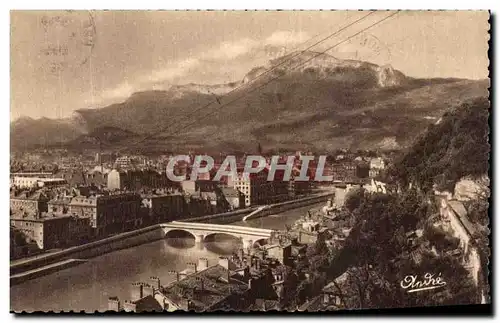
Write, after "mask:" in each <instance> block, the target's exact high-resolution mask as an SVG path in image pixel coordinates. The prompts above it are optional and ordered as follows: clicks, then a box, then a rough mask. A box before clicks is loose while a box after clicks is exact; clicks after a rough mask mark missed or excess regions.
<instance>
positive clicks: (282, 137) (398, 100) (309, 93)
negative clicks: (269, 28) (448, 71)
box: [11, 52, 489, 150]
mask: <svg viewBox="0 0 500 323" xmlns="http://www.w3.org/2000/svg"><path fill="white" fill-rule="evenodd" d="M308 60H309V61H308ZM305 61H308V62H307V63H305V64H304V62H305ZM280 64H281V65H280ZM300 64H302V65H301V66H300V68H297V66H299V65H300ZM277 65H278V66H277ZM269 66H274V68H272V70H269ZM294 67H296V68H295V69H293V68H294ZM287 68H288V69H292V70H291V71H290V70H288V69H287ZM263 73H264V74H263ZM488 86H489V82H488V81H487V80H486V81H474V80H466V79H453V78H449V79H415V78H411V77H408V76H406V75H404V74H403V73H402V72H400V71H398V70H396V69H394V68H392V66H390V65H384V66H379V65H376V64H373V63H369V62H362V61H356V60H340V59H337V58H335V57H333V56H330V55H327V54H322V53H316V52H306V53H299V54H297V52H295V53H290V54H288V55H285V56H283V57H280V58H276V59H274V60H271V61H270V62H269V64H268V65H267V66H258V67H255V68H253V69H251V70H250V71H249V72H248V73H247V74H246V75H245V76H244V77H243V79H242V80H240V81H237V82H231V83H227V84H215V85H205V84H194V83H189V84H184V85H174V86H171V87H170V88H168V89H166V90H161V91H159V90H150V91H141V92H136V93H134V94H132V95H131V96H130V97H129V98H127V99H126V100H125V101H123V102H120V103H115V104H111V105H108V106H106V107H103V108H99V109H81V110H78V111H76V112H75V115H77V116H78V120H79V121H78V124H80V125H81V124H84V125H85V127H83V128H82V127H81V129H80V131H76V130H73V132H71V131H69V130H71V129H65V128H64V127H63V128H64V129H63V130H64V131H66V132H68V134H67V135H65V138H69V139H66V140H65V141H63V142H66V143H69V146H70V147H71V140H74V139H76V138H77V137H78V136H80V135H84V134H85V133H88V132H92V131H93V130H94V129H99V128H103V127H115V128H120V129H122V130H127V131H130V133H131V134H133V135H131V137H130V138H129V139H132V137H134V136H135V137H137V139H138V140H139V139H140V137H141V136H144V135H152V134H154V136H152V138H151V139H148V140H147V141H146V142H144V143H142V144H141V147H135V146H134V142H135V140H132V141H131V142H128V143H126V144H125V143H123V144H124V145H125V146H121V147H119V148H122V149H130V150H148V149H149V150H163V149H179V148H181V147H184V148H189V149H204V148H206V149H209V148H210V149H216V150H217V149H219V150H222V149H225V148H224V147H238V148H239V149H247V148H248V147H254V146H255V142H257V141H258V142H262V143H263V145H266V146H269V147H278V148H282V149H307V147H312V148H314V149H319V150H329V149H335V148H338V147H341V148H346V147H348V148H364V147H372V148H380V149H398V148H401V147H404V146H406V145H408V143H409V141H411V140H412V139H413V138H414V137H415V136H416V135H417V134H418V133H420V132H421V131H423V130H424V129H425V127H426V126H427V125H428V124H429V123H432V122H433V121H435V119H436V118H439V117H440V116H441V115H442V114H443V113H444V112H445V111H446V110H447V109H448V108H449V107H450V106H452V105H454V104H457V103H459V102H461V101H462V100H465V99H469V98H471V97H477V96H483V97H484V96H487V95H488V91H487V90H488ZM245 94H246V95H245ZM243 95H244V96H243ZM242 96H243V97H242ZM229 103H230V104H229ZM226 105H227V106H226ZM203 106H207V107H206V108H205V109H203V110H201V109H200V107H203ZM198 110H201V111H198ZM388 118H393V120H392V121H390V120H388ZM46 123H47V122H46ZM55 123H56V124H57V122H55ZM59 124H61V123H60V122H59ZM31 127H34V125H33V124H32V125H31ZM45 127H46V128H47V127H48V128H50V126H47V125H46V126H45ZM59 127H60V128H61V126H59ZM12 128H26V127H19V126H17V127H12ZM12 128H11V137H12V134H13V129H12ZM82 129H83V130H82ZM17 132H19V131H17ZM21 132H23V131H21ZM48 133H50V134H53V130H51V131H49V132H48ZM24 134H25V136H24V140H25V142H29V141H30V140H29V139H30V138H29V137H30V136H29V134H28V133H27V132H26V131H25V130H24ZM38 135H39V134H38ZM46 137H47V136H46ZM14 138H15V139H16V138H17V139H19V136H17V137H16V131H14ZM14 141H15V140H14ZM50 141H51V140H50V138H48V137H47V138H46V140H44V141H43V144H50ZM52 141H55V140H52ZM11 142H12V141H11ZM13 145H14V146H15V142H14V143H13ZM25 146H29V145H27V144H26V145H25Z"/></svg>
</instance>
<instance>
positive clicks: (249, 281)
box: [248, 278, 253, 290]
mask: <svg viewBox="0 0 500 323" xmlns="http://www.w3.org/2000/svg"><path fill="white" fill-rule="evenodd" d="M252 280H253V279H252V278H250V279H248V289H249V290H252Z"/></svg>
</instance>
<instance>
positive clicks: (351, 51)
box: [338, 32, 392, 64]
mask: <svg viewBox="0 0 500 323" xmlns="http://www.w3.org/2000/svg"><path fill="white" fill-rule="evenodd" d="M338 52H339V53H341V54H342V55H344V56H345V57H343V58H349V59H355V60H364V61H376V62H377V63H379V64H380V63H383V64H385V63H388V62H390V61H391V57H392V55H391V50H390V48H389V46H388V45H387V44H386V43H384V42H383V41H382V40H380V39H379V38H378V37H377V36H375V35H373V34H371V33H368V32H362V33H360V34H359V35H358V36H356V37H353V38H352V39H350V40H349V41H347V42H346V43H345V45H343V46H341V47H340V48H339V51H338Z"/></svg>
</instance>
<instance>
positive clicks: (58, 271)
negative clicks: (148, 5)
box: [5, 10, 493, 315]
mask: <svg viewBox="0 0 500 323" xmlns="http://www.w3.org/2000/svg"><path fill="white" fill-rule="evenodd" d="M490 19H491V17H490V12H489V11H487V10H467V11H466V10H441V11H434V10H430V11H429V10H425V11H424V10H324V11H323V10H297V11H295V10H248V11H247V10H241V11H240V10H232V11H231V10H227V11H226V10H210V11H209V10H199V11H193V10H175V11H174V10H11V11H10V154H9V158H10V198H9V201H10V243H9V247H10V249H9V250H10V251H9V252H10V258H9V268H10V286H9V294H10V312H11V313H16V314H20V313H33V312H37V311H38V312H49V311H53V312H54V313H61V312H70V311H73V312H81V311H83V312H86V313H96V312H100V313H104V312H132V313H144V312H163V313H167V312H195V313H201V312H204V313H207V312H215V311H218V312H221V311H225V312H266V311H279V312H283V313H285V312H297V313H302V312H320V311H321V312H328V313H349V312H354V311H355V310H356V311H359V310H361V311H366V310H368V311H369V310H387V309H401V308H403V309H414V310H415V309H421V308H424V309H432V308H434V309H438V308H439V307H442V306H449V307H455V306H469V305H475V306H481V305H483V306H488V305H491V293H492V292H491V286H490V280H491V275H490V271H489V268H491V267H489V266H490V258H491V248H490V234H491V233H490V228H491V225H490V217H489V210H490V201H491V198H490V195H491V192H490V174H491V170H490V168H491V166H490V151H491V146H490V137H489V136H490V132H491V129H490V124H491V125H492V124H493V123H492V122H489V121H490V112H491V108H490V86H491V81H490V72H489V66H490V58H489V56H488V50H489V47H490V43H489V42H490V28H491V25H490V23H491V22H490ZM6 128H7V127H6ZM6 153H7V151H6ZM6 256H7V255H5V257H6ZM483 309H484V308H483ZM223 314H224V313H221V315H223Z"/></svg>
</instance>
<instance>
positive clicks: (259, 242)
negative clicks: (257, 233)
mask: <svg viewBox="0 0 500 323" xmlns="http://www.w3.org/2000/svg"><path fill="white" fill-rule="evenodd" d="M268 241H269V239H267V238H262V239H257V240H255V241H254V243H253V246H252V247H254V248H255V247H260V246H263V245H265V244H267V243H268Z"/></svg>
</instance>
